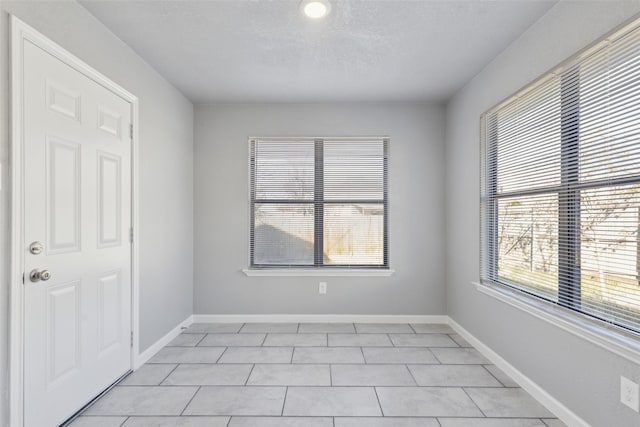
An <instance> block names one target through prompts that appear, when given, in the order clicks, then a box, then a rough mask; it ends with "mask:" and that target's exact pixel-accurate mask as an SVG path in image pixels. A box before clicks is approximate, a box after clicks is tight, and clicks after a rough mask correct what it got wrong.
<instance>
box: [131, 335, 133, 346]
mask: <svg viewBox="0 0 640 427" xmlns="http://www.w3.org/2000/svg"><path fill="white" fill-rule="evenodd" d="M131 347H133V331H131Z"/></svg>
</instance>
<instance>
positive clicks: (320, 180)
mask: <svg viewBox="0 0 640 427" xmlns="http://www.w3.org/2000/svg"><path fill="white" fill-rule="evenodd" d="M270 141H273V142H292V143H295V142H299V141H313V143H314V192H313V194H314V196H313V200H307V199H287V200H270V199H256V194H255V187H256V186H255V178H256V175H255V174H256V161H255V150H254V148H253V147H254V144H257V143H260V142H270ZM248 142H249V144H248V146H249V177H248V178H249V182H248V184H249V259H248V264H249V267H248V268H247V269H244V270H243V272H244V273H245V274H246V275H247V276H313V275H318V274H322V275H334V276H389V275H391V274H393V273H394V270H392V269H391V268H390V261H389V137H387V136H374V137H250V138H249V139H248ZM325 142H345V143H349V142H352V143H358V142H380V143H382V144H383V198H382V199H367V200H354V199H336V200H325V199H324V143H325ZM277 203H284V204H310V205H312V206H313V207H314V220H313V223H314V231H313V235H314V242H313V243H314V257H313V261H314V262H313V264H256V263H255V262H254V252H255V251H254V242H253V239H252V238H251V237H252V236H253V235H254V230H255V205H256V204H277ZM374 203H375V204H382V205H383V221H382V223H383V224H382V226H383V248H382V251H383V254H382V255H383V263H382V264H375V265H371V264H343V265H340V264H324V257H323V253H324V220H323V218H324V206H325V205H340V204H374Z"/></svg>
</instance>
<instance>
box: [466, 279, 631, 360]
mask: <svg viewBox="0 0 640 427" xmlns="http://www.w3.org/2000/svg"><path fill="white" fill-rule="evenodd" d="M472 283H473V284H474V285H475V286H476V289H477V290H478V291H479V292H482V293H483V294H485V295H488V296H491V297H493V298H496V299H498V300H500V301H502V302H504V303H506V304H509V305H511V306H513V307H516V308H519V309H521V310H523V311H525V312H527V313H529V314H531V315H532V316H535V317H537V318H539V319H541V320H544V321H546V322H548V323H551V324H553V325H555V326H557V327H559V328H562V329H564V330H565V331H567V332H569V333H571V334H573V335H576V336H578V337H580V338H583V339H585V340H587V341H589V342H591V343H593V344H596V345H598V346H600V347H602V348H604V349H606V350H608V351H610V352H612V353H615V354H617V355H618V356H621V357H624V358H625V359H627V360H630V361H631V362H633V363H640V340H638V336H637V335H634V334H633V333H625V332H624V331H621V330H619V329H618V328H616V327H614V326H607V325H606V324H603V323H601V322H598V321H595V320H590V319H588V318H581V316H578V315H576V314H575V313H573V312H571V311H570V310H567V309H565V308H563V307H559V306H557V305H555V304H552V303H548V302H545V301H541V300H537V299H536V298H533V297H527V296H525V295H521V294H520V293H518V292H516V291H512V290H509V289H506V288H502V287H499V286H489V285H483V284H481V283H478V282H472Z"/></svg>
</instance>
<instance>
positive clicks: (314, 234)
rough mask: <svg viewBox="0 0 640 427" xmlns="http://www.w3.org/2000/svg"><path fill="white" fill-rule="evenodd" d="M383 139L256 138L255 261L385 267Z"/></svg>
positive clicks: (252, 162)
mask: <svg viewBox="0 0 640 427" xmlns="http://www.w3.org/2000/svg"><path fill="white" fill-rule="evenodd" d="M387 150H388V148H387V141H386V139H383V138H358V139H354V138H344V139H341V138H314V139H305V138H291V139H282V140H278V139H273V138H268V139H252V140H251V143H250V172H251V174H250V175H251V176H250V193H251V200H250V202H251V229H250V257H251V265H252V266H254V267H279V268H286V267H323V266H329V267H362V268H386V267H387V266H388V252H387V247H388V245H387V233H388V227H387V220H386V218H387V213H388V203H387V176H388V155H387V154H388V151H387Z"/></svg>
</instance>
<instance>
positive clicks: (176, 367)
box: [143, 363, 181, 386]
mask: <svg viewBox="0 0 640 427" xmlns="http://www.w3.org/2000/svg"><path fill="white" fill-rule="evenodd" d="M180 365H181V364H180V363H177V364H176V366H174V367H173V369H172V370H171V371H170V372H169V373H168V374H167V375H166V376H165V377H164V378H163V379H162V381H160V383H158V385H159V386H161V385H162V383H163V382H165V381H166V380H167V378H169V376H170V375H171V374H173V371H175V370H176V369H178V366H180ZM143 366H144V365H143Z"/></svg>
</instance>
